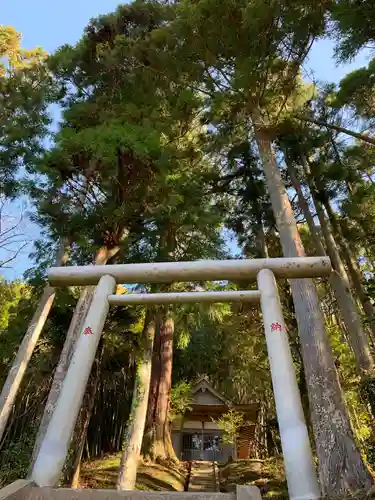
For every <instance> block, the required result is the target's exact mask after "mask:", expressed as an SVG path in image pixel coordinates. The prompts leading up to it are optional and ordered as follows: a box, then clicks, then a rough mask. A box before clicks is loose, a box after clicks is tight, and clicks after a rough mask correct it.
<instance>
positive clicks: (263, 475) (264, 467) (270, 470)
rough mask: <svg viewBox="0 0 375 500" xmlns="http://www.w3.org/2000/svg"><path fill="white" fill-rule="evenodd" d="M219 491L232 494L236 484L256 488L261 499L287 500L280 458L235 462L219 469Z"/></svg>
mask: <svg viewBox="0 0 375 500" xmlns="http://www.w3.org/2000/svg"><path fill="white" fill-rule="evenodd" d="M219 480H220V490H221V491H223V492H228V493H230V492H232V491H235V490H236V484H249V485H250V484H252V485H255V486H258V487H259V488H260V490H261V493H262V496H263V497H271V496H272V497H275V496H276V497H279V498H288V490H287V486H286V480H285V474H284V466H283V462H282V459H281V458H270V459H267V460H236V461H234V462H229V463H227V464H225V465H223V466H221V467H220V468H219Z"/></svg>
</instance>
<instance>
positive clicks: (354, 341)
mask: <svg viewBox="0 0 375 500" xmlns="http://www.w3.org/2000/svg"><path fill="white" fill-rule="evenodd" d="M287 167H288V172H289V176H290V179H291V181H292V184H293V187H294V189H295V190H296V192H297V196H298V202H299V205H300V207H301V209H302V211H303V214H304V216H305V218H306V221H307V224H308V226H309V229H310V232H311V235H312V238H313V240H314V243H315V245H316V246H317V250H318V252H319V254H320V255H325V251H324V247H323V245H322V243H321V240H320V238H319V235H318V233H317V230H316V227H315V223H314V219H313V217H312V215H311V213H310V210H309V207H308V203H307V202H306V200H305V198H304V195H303V192H302V187H301V183H300V181H299V179H298V177H297V174H296V171H295V168H294V167H293V165H291V164H290V163H289V164H288V165H287ZM310 192H311V193H312V196H313V201H314V204H315V209H316V212H317V215H318V219H319V222H320V227H321V229H322V232H323V236H324V240H325V242H326V245H327V251H328V255H329V257H330V259H331V263H332V267H333V273H332V275H331V276H330V278H329V283H330V285H331V286H332V289H333V290H334V293H335V296H336V299H337V303H338V305H339V308H340V312H341V315H342V318H343V320H344V324H345V326H346V329H347V331H348V334H349V338H350V346H351V348H352V350H353V352H354V356H355V360H356V367H357V372H358V373H359V374H360V375H366V374H370V373H372V372H373V370H374V360H373V358H372V355H371V352H370V346H369V343H368V339H367V335H366V333H365V332H364V330H363V328H362V324H361V319H360V316H359V314H358V311H357V307H356V304H355V301H354V299H353V296H352V293H351V290H350V283H349V278H348V275H347V273H346V269H345V267H344V264H343V262H342V260H341V257H340V253H339V250H338V248H337V246H336V242H335V239H334V237H333V235H332V232H331V229H330V227H329V225H328V221H327V220H326V218H325V215H324V211H323V209H322V206H321V205H320V203H319V201H318V200H317V199H316V197H315V196H314V194H313V189H310Z"/></svg>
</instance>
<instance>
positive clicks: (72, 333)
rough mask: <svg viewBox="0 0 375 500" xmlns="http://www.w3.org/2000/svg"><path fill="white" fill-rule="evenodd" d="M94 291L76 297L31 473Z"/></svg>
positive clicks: (101, 258) (101, 259) (107, 253)
mask: <svg viewBox="0 0 375 500" xmlns="http://www.w3.org/2000/svg"><path fill="white" fill-rule="evenodd" d="M118 251H119V247H114V248H112V249H108V248H106V247H103V248H101V249H100V250H99V251H98V253H97V255H96V256H95V260H94V264H95V265H105V264H106V263H107V262H108V260H109V259H110V258H111V257H113V256H114V255H116V253H117V252H118ZM94 293H95V287H94V286H90V287H85V288H84V289H83V291H82V293H81V295H80V297H79V299H78V302H77V306H76V308H75V310H74V313H73V317H72V320H71V322H70V325H69V329H68V332H67V335H66V339H65V342H64V346H63V348H62V351H61V355H60V359H59V362H58V365H57V367H56V370H55V373H54V377H53V381H52V385H51V389H50V392H49V394H48V399H47V403H46V405H45V407H44V412H43V416H42V419H41V421H40V424H39V429H38V434H37V437H36V440H35V444H34V448H33V453H32V459H31V464H30V467H29V473H31V470H32V468H33V466H34V462H35V460H36V458H37V456H38V453H39V449H40V446H41V444H42V441H43V439H44V436H45V434H46V432H47V428H48V425H49V422H50V420H51V418H52V414H53V412H54V409H55V407H56V404H57V400H58V398H59V394H60V391H61V387H62V384H63V382H64V378H65V376H66V373H67V371H68V368H69V364H70V360H71V358H72V356H73V352H74V346H75V343H76V341H77V339H78V338H79V335H80V333H81V328H82V325H83V322H84V320H85V318H86V315H87V312H88V310H89V308H90V305H91V302H92V299H93V296H94Z"/></svg>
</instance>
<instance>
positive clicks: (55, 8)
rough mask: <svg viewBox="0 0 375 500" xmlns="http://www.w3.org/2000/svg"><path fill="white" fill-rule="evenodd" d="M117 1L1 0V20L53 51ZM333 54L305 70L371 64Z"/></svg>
mask: <svg viewBox="0 0 375 500" xmlns="http://www.w3.org/2000/svg"><path fill="white" fill-rule="evenodd" d="M118 4H119V2H118V1H117V0H76V1H73V0H65V2H52V1H51V0H34V1H33V2H26V1H25V0H12V1H9V0H8V1H4V2H2V5H1V17H0V23H1V24H3V25H11V26H14V28H15V29H16V30H17V31H20V32H21V33H22V46H23V47H24V48H32V47H35V46H41V47H42V48H43V49H44V50H46V51H47V52H49V53H51V52H53V51H54V50H55V49H56V48H57V47H59V46H60V45H62V44H64V43H74V42H76V41H77V40H78V39H79V38H80V36H81V34H82V31H83V29H84V27H85V26H86V25H87V23H88V21H89V20H90V18H92V17H96V16H97V15H99V14H106V13H108V12H111V11H113V10H115V8H116V7H117V5H118ZM332 55H333V43H332V42H331V41H329V40H322V41H319V42H317V43H316V44H315V46H314V47H313V48H312V51H311V54H310V57H309V61H308V62H307V63H306V65H305V68H306V70H307V71H308V73H309V74H311V72H312V73H313V74H314V78H315V79H316V80H318V81H333V82H338V81H339V80H340V79H341V78H342V77H343V76H345V74H347V73H348V72H349V71H351V70H353V69H355V68H358V67H361V66H364V65H366V64H367V63H368V55H366V54H361V55H360V56H359V57H357V58H356V60H355V61H354V62H353V63H351V64H350V65H348V64H347V65H345V66H339V67H337V66H336V64H335V62H334V61H333V59H332ZM17 206H19V205H17ZM17 206H14V207H13V212H14V210H17ZM23 230H24V231H25V232H26V233H28V236H29V239H30V240H33V239H35V238H36V237H37V234H38V232H37V230H36V228H35V227H32V225H31V224H29V225H26V227H25V224H24V228H23ZM30 250H31V245H30V246H29V247H28V250H26V249H25V251H23V252H22V254H21V255H20V256H19V258H18V259H17V263H16V264H15V265H13V268H12V269H9V270H6V271H5V273H4V274H5V277H6V278H7V279H13V278H15V277H18V276H21V275H22V273H23V272H24V271H25V270H26V269H27V268H29V267H30V266H31V265H32V262H31V261H30V260H29V259H28V252H29V251H30Z"/></svg>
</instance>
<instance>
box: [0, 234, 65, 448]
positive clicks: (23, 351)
mask: <svg viewBox="0 0 375 500" xmlns="http://www.w3.org/2000/svg"><path fill="white" fill-rule="evenodd" d="M67 246H68V243H67V242H65V241H64V242H62V243H61V248H60V250H59V252H58V254H57V256H56V261H55V266H62V265H65V264H66V262H67V260H68V251H67ZM55 293H56V289H55V288H52V287H51V286H49V285H46V286H45V287H44V290H43V294H42V296H41V298H40V300H39V304H38V307H37V309H36V311H35V313H34V315H33V317H32V319H31V322H30V324H29V327H28V329H27V331H26V334H25V336H24V338H23V340H22V342H21V345H20V347H19V349H18V352H17V356H16V358H15V360H14V361H13V364H12V367H11V369H10V370H9V373H8V377H7V379H6V381H5V384H4V387H3V389H2V392H1V395H0V441H1V439H2V437H3V435H4V431H5V428H6V425H7V422H8V419H9V415H10V413H11V411H12V408H13V405H14V402H15V400H16V396H17V392H18V389H19V387H20V385H21V382H22V379H23V376H24V374H25V371H26V368H27V365H28V363H29V361H30V358H31V356H32V354H33V351H34V349H35V346H36V344H37V342H38V339H39V337H40V334H41V333H42V330H43V327H44V325H45V323H46V321H47V318H48V314H49V312H50V310H51V307H52V304H53V301H54V299H55Z"/></svg>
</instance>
